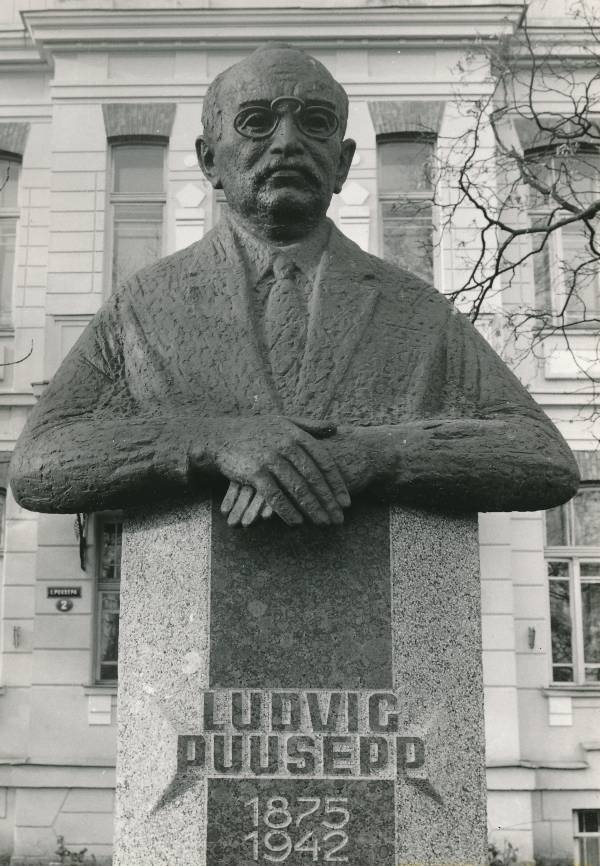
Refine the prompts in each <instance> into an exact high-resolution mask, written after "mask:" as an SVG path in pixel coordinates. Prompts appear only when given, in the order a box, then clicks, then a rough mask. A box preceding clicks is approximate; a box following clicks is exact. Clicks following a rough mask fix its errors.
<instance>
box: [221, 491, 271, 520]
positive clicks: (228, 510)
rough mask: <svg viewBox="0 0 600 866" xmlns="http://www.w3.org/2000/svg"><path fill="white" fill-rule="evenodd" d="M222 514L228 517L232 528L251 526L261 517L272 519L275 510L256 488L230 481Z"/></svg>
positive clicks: (222, 504)
mask: <svg viewBox="0 0 600 866" xmlns="http://www.w3.org/2000/svg"><path fill="white" fill-rule="evenodd" d="M221 514H227V515H228V517H227V523H228V524H229V525H230V526H250V525H251V524H252V523H254V521H255V520H258V518H259V517H264V518H267V517H271V516H272V514H273V509H272V508H271V506H270V505H267V503H266V502H265V498H264V496H261V495H260V493H257V492H256V490H255V489H254V487H250V485H249V484H243V485H242V484H238V482H237V481H230V482H229V487H228V488H227V493H226V494H225V498H224V499H223V502H222V503H221Z"/></svg>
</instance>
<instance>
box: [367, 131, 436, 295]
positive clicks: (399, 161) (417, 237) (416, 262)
mask: <svg viewBox="0 0 600 866" xmlns="http://www.w3.org/2000/svg"><path fill="white" fill-rule="evenodd" d="M434 144H435V142H434V139H433V137H432V136H425V135H423V136H420V137H414V136H413V137H412V138H400V137H398V136H394V137H388V136H380V137H379V138H378V140H377V162H378V169H377V180H378V189H379V218H380V228H381V244H380V248H381V254H382V256H383V257H384V258H385V259H388V261H391V262H394V264H396V265H398V266H399V267H401V268H406V269H407V270H409V271H412V272H413V273H415V274H418V275H419V276H420V277H422V278H423V279H425V280H427V282H429V283H433V200H432V199H433V185H432V164H433V153H434Z"/></svg>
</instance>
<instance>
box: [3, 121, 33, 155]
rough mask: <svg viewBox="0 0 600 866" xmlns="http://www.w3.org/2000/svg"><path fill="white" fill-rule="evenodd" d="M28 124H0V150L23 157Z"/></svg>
mask: <svg viewBox="0 0 600 866" xmlns="http://www.w3.org/2000/svg"><path fill="white" fill-rule="evenodd" d="M29 126H30V124H29V123H17V122H13V123H0V150H3V151H5V152H7V153H14V154H17V155H18V156H23V153H24V152H25V144H26V142H27V136H28V134H29Z"/></svg>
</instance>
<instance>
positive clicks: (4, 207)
mask: <svg viewBox="0 0 600 866" xmlns="http://www.w3.org/2000/svg"><path fill="white" fill-rule="evenodd" d="M20 170H21V157H20V156H18V155H16V154H10V153H4V152H2V151H0V328H2V327H11V326H12V302H13V282H14V273H15V247H16V237H17V219H18V217H19V211H18V190H19V174H20Z"/></svg>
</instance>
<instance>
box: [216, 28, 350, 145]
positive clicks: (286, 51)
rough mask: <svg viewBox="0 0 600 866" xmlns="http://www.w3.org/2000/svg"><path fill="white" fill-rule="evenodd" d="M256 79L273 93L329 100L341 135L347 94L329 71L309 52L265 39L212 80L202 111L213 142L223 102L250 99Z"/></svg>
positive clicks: (228, 103) (218, 129) (241, 101)
mask: <svg viewBox="0 0 600 866" xmlns="http://www.w3.org/2000/svg"><path fill="white" fill-rule="evenodd" d="M257 82H262V83H269V84H270V85H271V86H272V88H273V96H280V95H282V94H285V95H286V96H296V95H298V93H299V92H300V91H302V93H303V96H304V97H305V98H306V97H307V96H308V97H310V96H314V98H315V99H319V100H325V101H328V102H331V104H332V106H333V107H334V110H335V112H336V114H337V116H338V119H339V132H340V136H341V137H343V135H344V132H345V129H346V123H347V120H348V96H347V94H346V91H345V90H344V88H343V87H342V86H341V84H339V83H338V82H337V81H336V80H335V78H334V77H333V76H332V75H331V73H330V72H329V70H328V69H327V68H326V67H325V66H323V64H322V63H320V62H319V61H318V60H315V58H314V57H311V56H310V54H307V53H306V52H305V51H302V49H301V48H296V47H294V46H293V45H288V44H287V43H285V42H268V43H266V44H265V45H261V46H260V47H259V48H257V49H256V51H253V52H252V54H250V55H249V56H248V57H245V58H244V59H243V60H241V61H240V62H239V63H235V64H234V65H233V66H230V67H229V68H228V69H226V70H225V71H224V72H221V74H220V75H217V77H216V78H215V79H214V80H213V81H212V82H211V84H210V85H209V87H208V90H207V91H206V97H205V99H204V106H203V110H202V124H203V126H204V137H205V138H206V140H207V141H208V142H210V143H211V144H213V145H214V144H216V143H217V142H218V141H219V139H220V137H221V128H222V114H223V109H224V107H225V106H226V105H232V104H238V103H243V102H244V101H246V100H251V99H252V97H253V96H254V95H255V93H256V85H257Z"/></svg>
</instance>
